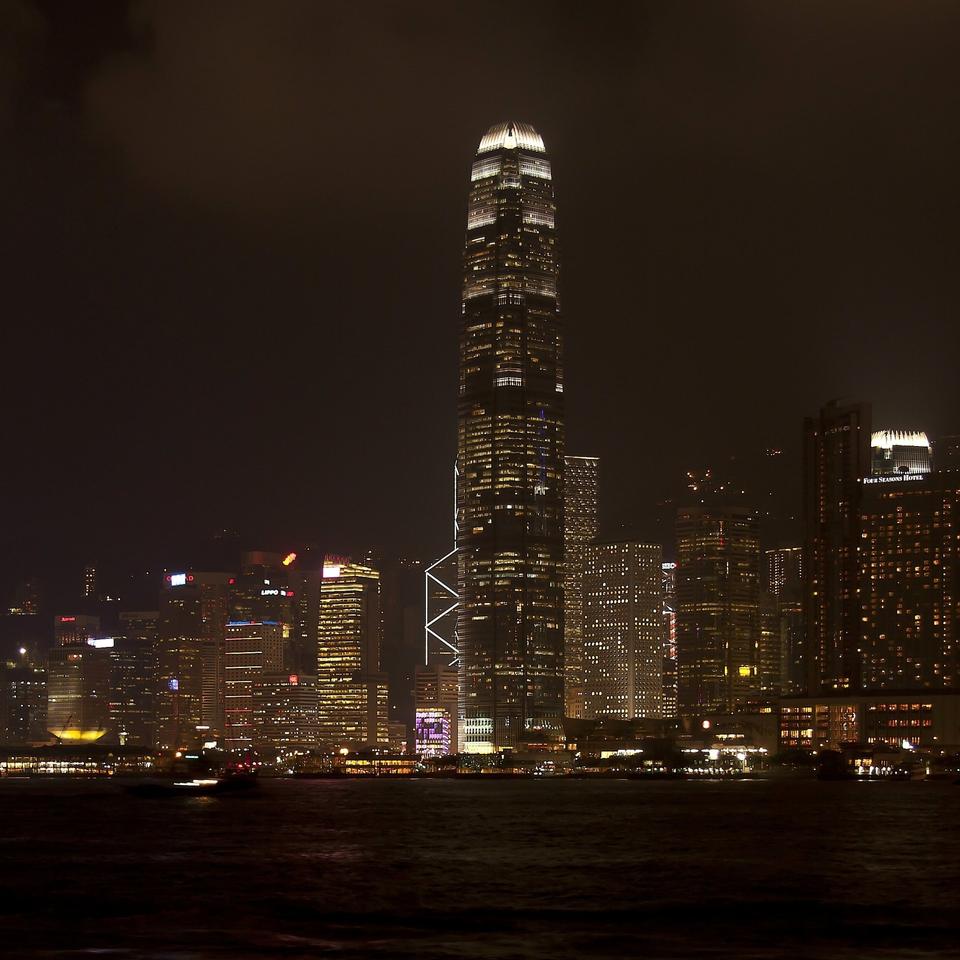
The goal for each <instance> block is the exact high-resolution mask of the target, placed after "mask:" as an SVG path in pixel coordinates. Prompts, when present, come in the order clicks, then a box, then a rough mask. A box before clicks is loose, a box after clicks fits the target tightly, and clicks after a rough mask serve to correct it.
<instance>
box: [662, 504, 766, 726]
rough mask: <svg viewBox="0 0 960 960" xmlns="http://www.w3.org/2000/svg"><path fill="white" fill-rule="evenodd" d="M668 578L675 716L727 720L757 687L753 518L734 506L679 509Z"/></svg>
mask: <svg viewBox="0 0 960 960" xmlns="http://www.w3.org/2000/svg"><path fill="white" fill-rule="evenodd" d="M676 578H677V699H678V712H679V715H680V716H681V717H697V716H702V715H703V714H707V713H732V712H734V710H735V709H736V708H737V707H738V706H741V705H742V704H744V703H746V702H748V701H749V700H751V699H752V698H753V697H754V696H755V694H756V692H757V688H758V685H759V681H758V663H757V644H758V641H759V638H760V607H759V605H760V534H759V521H758V518H757V515H756V513H755V512H754V511H753V510H751V509H749V508H747V507H734V506H710V505H702V506H696V507H681V508H679V509H678V510H677V569H676Z"/></svg>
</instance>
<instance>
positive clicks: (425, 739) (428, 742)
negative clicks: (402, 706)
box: [415, 707, 451, 757]
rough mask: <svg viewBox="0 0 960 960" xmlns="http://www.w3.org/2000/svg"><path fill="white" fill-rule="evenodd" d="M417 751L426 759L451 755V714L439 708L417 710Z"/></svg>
mask: <svg viewBox="0 0 960 960" xmlns="http://www.w3.org/2000/svg"><path fill="white" fill-rule="evenodd" d="M415 730H416V751H417V753H419V754H420V755H421V756H424V757H445V756H447V754H449V753H450V746H451V738H450V714H449V713H447V711H446V710H443V709H440V708H438V707H429V708H427V709H421V710H417V717H416V727H415Z"/></svg>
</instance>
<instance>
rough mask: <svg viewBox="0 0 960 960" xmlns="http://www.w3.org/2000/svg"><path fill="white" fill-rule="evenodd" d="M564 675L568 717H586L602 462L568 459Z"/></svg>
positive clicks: (564, 577)
mask: <svg viewBox="0 0 960 960" xmlns="http://www.w3.org/2000/svg"><path fill="white" fill-rule="evenodd" d="M563 464H564V479H563V491H564V492H563V551H564V561H563V564H564V566H563V671H564V676H565V692H564V697H565V701H566V715H567V716H568V717H582V716H583V715H584V714H583V553H584V549H585V547H586V545H587V544H588V543H591V542H592V541H593V540H596V538H597V534H598V533H599V532H600V504H599V499H600V498H599V494H600V461H599V460H598V459H597V458H596V457H564V458H563Z"/></svg>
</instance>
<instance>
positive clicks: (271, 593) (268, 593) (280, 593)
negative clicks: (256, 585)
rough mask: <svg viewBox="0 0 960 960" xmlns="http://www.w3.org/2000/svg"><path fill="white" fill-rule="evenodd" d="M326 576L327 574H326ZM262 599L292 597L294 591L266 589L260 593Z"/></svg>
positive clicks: (275, 588)
mask: <svg viewBox="0 0 960 960" xmlns="http://www.w3.org/2000/svg"><path fill="white" fill-rule="evenodd" d="M324 576H326V574H324ZM260 596H261V597H292V596H293V591H292V590H281V589H280V588H279V587H264V589H263V590H261V591H260Z"/></svg>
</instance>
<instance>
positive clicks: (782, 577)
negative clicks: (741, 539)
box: [764, 547, 807, 696]
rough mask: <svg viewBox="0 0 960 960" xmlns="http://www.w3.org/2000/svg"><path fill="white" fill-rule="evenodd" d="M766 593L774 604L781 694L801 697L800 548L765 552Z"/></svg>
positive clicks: (803, 682)
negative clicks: (777, 632) (778, 647)
mask: <svg viewBox="0 0 960 960" xmlns="http://www.w3.org/2000/svg"><path fill="white" fill-rule="evenodd" d="M764 562H765V565H766V584H765V586H766V591H767V592H768V593H769V594H770V595H771V596H772V598H773V600H774V602H775V604H776V617H777V630H778V631H779V645H780V692H781V693H784V694H789V695H793V696H796V695H799V694H802V693H803V692H804V691H805V690H806V687H807V668H806V661H805V659H804V656H805V652H806V647H805V643H804V627H803V547H778V548H776V549H772V550H765V551H764Z"/></svg>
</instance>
